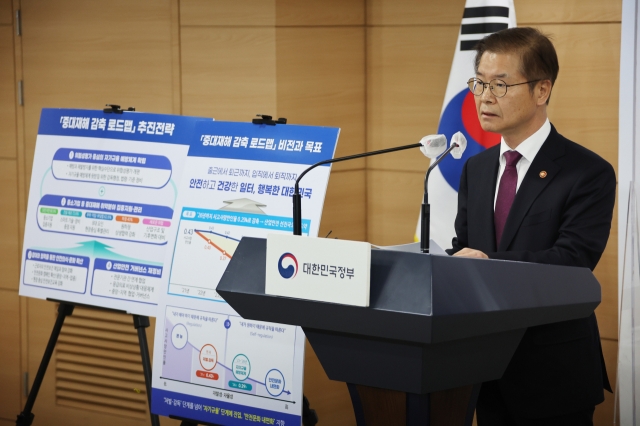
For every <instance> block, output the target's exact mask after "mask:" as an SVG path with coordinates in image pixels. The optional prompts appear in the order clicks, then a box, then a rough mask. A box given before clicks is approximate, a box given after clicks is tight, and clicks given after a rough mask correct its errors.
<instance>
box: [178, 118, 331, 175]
mask: <svg viewBox="0 0 640 426" xmlns="http://www.w3.org/2000/svg"><path fill="white" fill-rule="evenodd" d="M339 133H340V129H339V128H337V127H317V126H297V125H290V124H278V125H275V126H269V125H266V124H253V123H233V122H227V121H198V122H197V123H196V126H195V134H196V140H194V141H193V142H192V143H191V144H190V147H189V156H190V157H215V158H230V159H238V160H255V161H270V162H278V163H291V164H309V165H311V164H315V163H317V162H319V161H323V160H328V159H330V158H333V154H334V151H335V149H336V143H337V141H338V134H339Z"/></svg>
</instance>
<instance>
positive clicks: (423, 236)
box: [420, 132, 467, 253]
mask: <svg viewBox="0 0 640 426" xmlns="http://www.w3.org/2000/svg"><path fill="white" fill-rule="evenodd" d="M466 148H467V138H465V137H464V135H463V134H462V133H461V132H457V133H456V134H455V135H453V137H452V138H451V146H449V149H447V150H446V151H445V152H444V153H443V154H442V155H441V156H440V157H439V158H438V159H437V160H436V161H434V162H433V164H431V166H430V167H429V169H428V170H427V173H426V175H425V177H424V198H423V199H422V209H421V215H420V251H421V252H422V253H429V238H430V235H429V234H430V227H431V206H430V205H429V175H430V174H431V171H432V170H433V169H434V168H435V167H436V166H437V165H438V164H439V163H440V161H442V160H443V159H444V158H445V157H446V156H447V155H449V153H451V156H452V157H453V158H455V159H456V160H459V159H460V158H461V157H462V153H463V152H464V150H465V149H466Z"/></svg>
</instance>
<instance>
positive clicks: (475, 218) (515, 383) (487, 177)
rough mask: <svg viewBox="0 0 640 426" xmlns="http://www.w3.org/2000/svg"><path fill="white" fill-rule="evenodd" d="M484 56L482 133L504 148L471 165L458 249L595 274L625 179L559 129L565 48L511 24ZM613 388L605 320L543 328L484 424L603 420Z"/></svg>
mask: <svg viewBox="0 0 640 426" xmlns="http://www.w3.org/2000/svg"><path fill="white" fill-rule="evenodd" d="M476 52H477V56H476V61H475V69H476V76H475V78H472V79H470V80H469V89H470V90H471V91H472V92H473V94H474V95H475V100H476V108H477V111H478V118H479V120H480V124H481V125H482V128H483V129H484V130H485V131H490V132H495V133H500V134H501V135H502V141H501V143H500V145H497V146H495V147H493V148H490V149H488V150H486V151H484V152H482V153H480V154H478V155H476V156H474V157H471V158H470V159H469V160H468V161H467V163H466V164H465V166H464V169H463V172H462V176H461V179H460V191H459V195H458V214H457V217H456V221H455V229H456V237H455V238H454V239H453V248H452V249H451V250H449V252H450V254H454V255H455V256H465V257H475V258H490V259H505V260H515V261H524V262H535V263H547V264H555V265H566V266H581V267H587V268H590V269H592V270H593V269H594V268H595V267H596V264H597V263H598V260H599V259H600V256H601V255H602V252H603V251H604V249H605V246H606V243H607V239H608V237H609V232H610V228H611V218H612V213H613V205H614V201H615V190H616V178H615V173H614V170H613V168H612V167H611V165H610V164H609V163H607V162H606V161H605V160H603V159H602V158H600V157H599V156H598V155H596V154H594V153H593V152H591V151H589V150H587V149H585V148H583V147H582V146H580V145H578V144H576V143H574V142H571V141H570V140H568V139H566V138H564V137H563V136H562V135H560V134H559V133H558V132H557V131H556V129H555V128H554V127H553V126H552V125H551V124H550V123H549V120H548V118H547V104H548V102H549V97H550V95H551V89H552V87H553V84H554V82H555V79H556V77H557V74H558V69H559V67H558V59H557V56H556V52H555V49H554V47H553V44H552V43H551V41H550V40H549V39H548V38H547V37H546V36H544V35H543V34H541V33H540V32H538V31H537V30H535V29H532V28H511V29H507V30H504V31H500V32H497V33H494V34H492V35H490V36H487V37H486V38H485V39H483V40H482V41H481V42H479V43H478V45H477V46H476ZM603 387H604V388H606V389H607V390H611V389H610V387H609V383H608V380H607V376H606V371H605V368H604V362H603V360H602V351H601V348H600V336H599V333H598V326H597V323H596V318H595V315H594V314H592V315H591V316H589V317H588V318H584V319H579V320H572V321H565V322H560V323H555V324H547V325H543V326H538V327H531V328H529V329H528V330H527V332H526V333H525V335H524V337H523V339H522V341H521V342H520V345H519V346H518V349H517V350H516V353H515V355H514V356H513V358H512V360H511V362H510V363H509V366H508V367H507V370H506V371H505V373H504V375H503V377H502V378H501V379H500V380H496V381H492V382H487V383H483V385H482V388H481V391H480V396H479V398H478V405H477V418H478V425H479V426H494V425H545V426H553V425H562V426H571V425H592V424H593V412H594V409H595V406H596V405H597V404H599V403H601V402H602V401H603V400H604V393H603Z"/></svg>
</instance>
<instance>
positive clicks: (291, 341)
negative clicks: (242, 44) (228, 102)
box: [152, 122, 339, 426]
mask: <svg viewBox="0 0 640 426" xmlns="http://www.w3.org/2000/svg"><path fill="white" fill-rule="evenodd" d="M338 132H339V129H336V128H327V127H309V126H293V125H277V126H268V125H255V124H250V123H228V122H199V123H198V124H197V126H196V140H197V143H193V144H191V147H190V150H189V154H188V157H187V160H186V163H185V172H184V175H183V178H182V181H181V183H180V185H179V196H178V202H177V204H176V209H175V212H176V216H174V221H179V223H178V229H177V237H176V238H175V240H174V239H171V240H170V241H169V247H168V250H167V258H166V261H165V265H166V267H165V268H164V269H163V277H167V280H168V288H167V289H166V292H165V293H163V294H162V295H161V297H160V301H159V304H158V319H157V323H156V335H155V348H154V354H155V356H154V363H153V391H152V412H153V413H156V414H159V415H164V416H177V417H180V418H186V419H192V420H199V421H202V422H207V423H214V424H220V425H255V424H258V423H259V424H272V425H280V426H282V425H287V426H289V425H300V424H301V412H302V383H303V371H304V342H305V338H304V334H303V332H302V330H301V329H300V328H299V327H295V326H291V325H282V324H272V323H265V322H260V321H252V320H245V319H243V318H241V317H240V316H239V315H238V314H237V313H236V312H235V311H234V310H233V309H232V308H231V307H230V306H229V305H228V304H227V303H226V302H225V301H224V300H223V299H222V298H221V297H220V296H219V295H218V294H217V292H216V290H215V289H216V287H217V285H218V282H219V280H220V277H221V276H222V273H223V272H224V270H225V269H226V266H227V265H228V263H229V261H230V259H231V258H232V257H233V254H234V251H235V248H236V247H237V245H238V244H239V242H240V240H241V238H242V237H243V236H251V237H266V235H267V233H285V234H290V233H291V232H292V230H293V225H292V198H291V195H292V194H293V186H294V183H295V179H296V178H297V177H298V175H299V174H300V173H301V172H302V171H303V170H304V169H305V168H307V167H308V166H309V165H311V164H313V163H316V162H318V161H321V160H325V159H328V158H332V156H333V153H334V150H335V146H336V142H337V138H338ZM329 172H330V167H328V166H321V167H318V168H317V169H315V170H313V171H312V172H310V173H309V174H308V175H306V176H305V178H304V180H303V181H302V182H301V187H302V189H301V193H302V195H303V201H302V214H303V226H302V232H303V235H307V236H309V235H310V236H317V234H318V229H319V225H320V216H321V213H322V205H323V203H324V197H325V193H326V187H327V183H328V179H329ZM253 267H255V268H265V265H264V264H261V265H254V266H253Z"/></svg>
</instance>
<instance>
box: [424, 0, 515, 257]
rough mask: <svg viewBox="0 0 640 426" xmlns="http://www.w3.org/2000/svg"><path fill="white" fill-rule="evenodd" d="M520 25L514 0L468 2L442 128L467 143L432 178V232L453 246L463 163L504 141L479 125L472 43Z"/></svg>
mask: <svg viewBox="0 0 640 426" xmlns="http://www.w3.org/2000/svg"><path fill="white" fill-rule="evenodd" d="M515 26H516V12H515V8H514V6H513V0H467V2H466V4H465V8H464V14H463V16H462V24H461V25H460V32H459V33H458V42H457V43H456V52H455V54H454V55H453V64H451V72H450V73H449V83H448V84H447V91H446V93H445V95H444V103H443V105H442V112H441V113H440V124H439V125H438V132H437V133H439V134H444V135H445V136H446V137H447V140H451V137H452V136H453V135H454V133H456V132H457V131H461V132H462V133H463V134H464V135H465V137H466V138H467V143H468V145H467V149H466V150H465V152H464V154H463V156H462V158H461V159H459V160H456V159H454V158H452V157H451V156H447V157H446V158H444V159H443V160H442V162H441V163H440V164H439V165H438V167H436V168H435V169H434V170H433V171H432V172H431V176H430V177H429V202H430V204H431V235H430V236H431V239H432V240H434V241H435V242H436V243H437V244H438V245H439V246H440V247H442V248H448V247H451V239H452V238H453V237H454V236H455V231H454V227H453V223H454V221H455V218H456V213H457V207H458V187H459V186H460V174H461V172H462V166H463V165H464V163H465V162H466V161H467V159H468V158H469V157H471V156H472V155H475V154H477V153H479V152H481V151H484V150H485V149H487V148H490V147H492V146H494V145H496V144H499V143H500V135H499V134H497V133H489V132H485V131H484V130H482V128H481V127H480V121H479V120H478V115H477V113H476V106H475V101H474V97H473V94H472V93H471V92H470V91H469V89H468V88H467V80H469V78H471V77H474V76H475V71H474V68H473V61H474V58H475V53H476V52H475V50H473V48H474V46H475V44H476V43H477V42H478V41H479V40H480V39H482V38H483V37H485V36H487V35H489V34H491V33H494V32H496V31H500V30H503V29H505V28H511V27H515ZM419 235H420V220H418V225H417V228H416V234H415V240H416V241H419Z"/></svg>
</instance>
